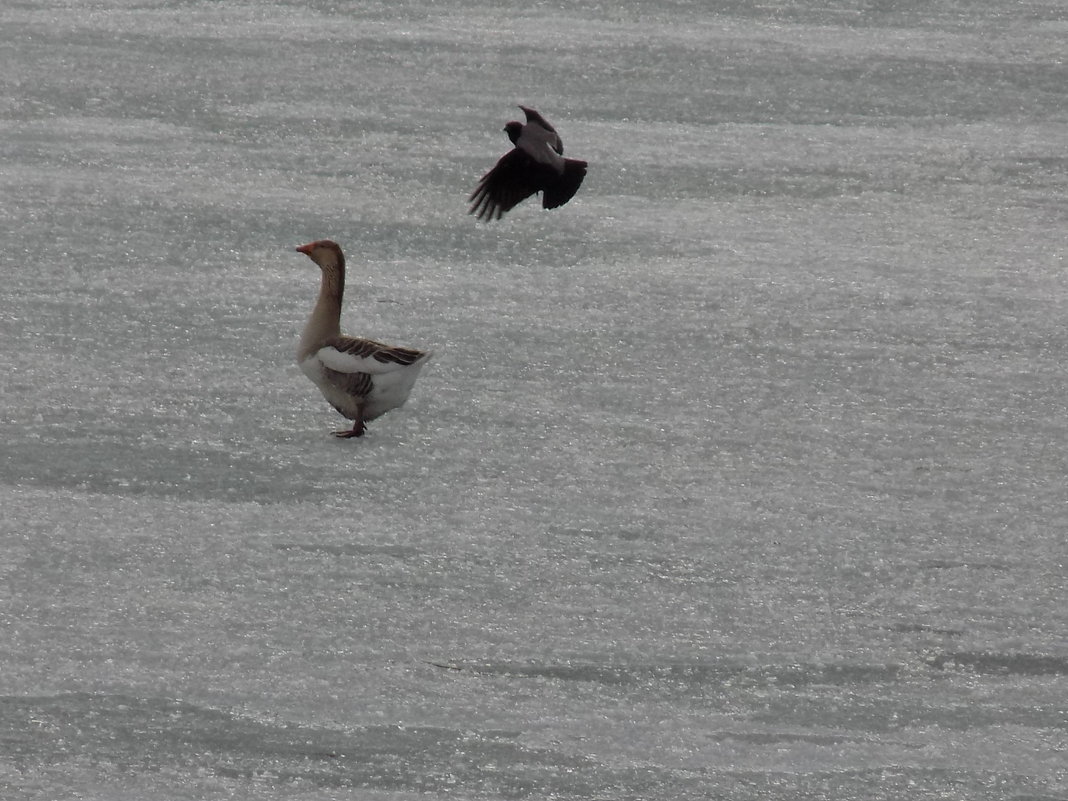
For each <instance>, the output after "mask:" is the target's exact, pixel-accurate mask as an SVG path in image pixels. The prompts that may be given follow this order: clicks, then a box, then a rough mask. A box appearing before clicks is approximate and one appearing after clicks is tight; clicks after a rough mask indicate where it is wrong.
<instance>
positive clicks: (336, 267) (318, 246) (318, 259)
mask: <svg viewBox="0 0 1068 801" xmlns="http://www.w3.org/2000/svg"><path fill="white" fill-rule="evenodd" d="M297 253H303V254H304V255H305V256H307V257H308V258H309V259H311V260H312V261H314V262H315V263H316V264H318V265H319V267H320V268H321V269H322V270H324V271H326V270H330V271H333V272H341V271H343V270H344V269H345V256H344V254H343V253H342V252H341V246H340V245H338V243H337V242H334V241H333V240H330V239H318V240H316V241H315V242H309V243H308V244H306V245H301V246H300V247H299V248H297Z"/></svg>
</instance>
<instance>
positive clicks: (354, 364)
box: [316, 337, 426, 376]
mask: <svg viewBox="0 0 1068 801" xmlns="http://www.w3.org/2000/svg"><path fill="white" fill-rule="evenodd" d="M425 355H426V354H425V352H424V351H421V350H415V349H414V348H400V347H396V346H394V345H386V344H384V343H382V342H376V341H375V340H373V339H358V338H356V337H337V338H336V339H334V340H332V341H331V342H329V343H328V344H326V345H324V346H323V347H321V348H320V349H319V351H318V352H317V353H316V356H317V357H318V358H319V361H321V362H322V363H323V366H324V367H326V368H327V369H328V370H332V371H334V372H336V373H344V374H350V375H355V374H363V375H366V376H374V375H383V374H385V373H393V372H396V371H398V370H403V369H404V368H406V367H410V366H411V365H413V364H415V363H416V362H417V361H419V360H420V359H422V358H423V357H424V356H425Z"/></svg>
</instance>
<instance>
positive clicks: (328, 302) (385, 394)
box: [297, 239, 433, 438]
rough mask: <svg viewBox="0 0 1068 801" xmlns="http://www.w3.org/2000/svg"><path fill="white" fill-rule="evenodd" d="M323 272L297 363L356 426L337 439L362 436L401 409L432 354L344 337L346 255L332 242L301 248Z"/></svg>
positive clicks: (373, 341)
mask: <svg viewBox="0 0 1068 801" xmlns="http://www.w3.org/2000/svg"><path fill="white" fill-rule="evenodd" d="M297 252H298V253H303V254H304V255H305V256H307V257H308V258H309V259H311V260H312V261H313V262H315V263H316V264H318V265H319V268H320V270H322V282H321V283H320V285H319V297H318V299H317V300H316V301H315V307H314V308H313V309H312V313H311V317H309V318H308V324H307V325H306V326H304V333H303V335H302V336H301V338H300V345H299V346H298V348H297V364H299V365H300V369H301V370H302V371H303V372H304V374H305V375H306V376H308V378H310V379H311V380H312V383H314V384H315V386H317V387H319V390H320V391H321V392H322V393H323V396H324V397H325V398H326V399H327V400H328V401H329V402H330V405H331V406H333V407H334V408H335V409H337V410H338V412H340V413H341V414H342V415H343V416H344V417H347V418H348V419H349V420H352V421H353V425H352V428H351V429H345V430H342V431H335V432H334V436H336V437H342V438H348V437H360V436H363V433H364V431H366V430H367V426H366V424H367V422H368V421H370V420H374V419H375V418H376V417H378V416H379V415H381V414H384V413H385V412H388V411H389V410H390V409H396V408H397V407H398V406H400V405H402V404H403V403H404V402H405V401H406V400H407V399H408V395H409V393H410V392H411V391H412V386H413V385H414V384H415V379H416V378H417V377H418V375H419V371H420V370H422V369H423V365H425V364H426V363H427V360H428V359H430V357H431V356H432V355H433V354H432V353H431V352H430V351H422V350H415V349H414V348H400V347H394V346H392V345H386V344H384V343H382V342H376V341H375V340H373V339H359V338H356V337H350V336H345V335H344V334H342V333H341V299H342V296H343V295H344V293H345V255H344V254H343V253H342V252H341V247H340V246H339V245H338V244H337V243H336V242H333V241H331V240H329V239H320V240H318V241H316V242H309V243H308V244H307V245H301V246H300V247H299V248H297Z"/></svg>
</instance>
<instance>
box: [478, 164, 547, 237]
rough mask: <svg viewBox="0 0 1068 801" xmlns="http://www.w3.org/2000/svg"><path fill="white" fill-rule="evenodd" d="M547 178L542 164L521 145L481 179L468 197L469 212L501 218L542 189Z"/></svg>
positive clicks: (486, 216) (491, 217) (479, 216)
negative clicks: (524, 150)
mask: <svg viewBox="0 0 1068 801" xmlns="http://www.w3.org/2000/svg"><path fill="white" fill-rule="evenodd" d="M544 181H545V175H544V168H543V167H540V165H538V164H537V163H536V162H535V161H534V160H533V159H532V158H530V156H528V155H527V154H526V153H524V152H523V151H522V150H520V149H519V148H515V149H513V150H510V151H508V152H507V153H505V154H504V155H503V156H501V159H500V161H498V162H497V165H496V166H495V167H494V168H493V169H492V170H490V171H489V172H487V173H486V174H485V175H483V176H482V180H481V181H479V182H478V186H476V187H475V191H474V192H472V193H471V197H469V198H468V201H469V202H470V203H471V208H470V209H469V210H468V214H474V215H476V216H477V217H478V218H479V219H480V220H493V219H498V220H499V219H500V218H501V215H503V214H504V213H505V212H506V211H508V210H510V209H512V208H514V207H515V206H516V205H517V204H518V203H519V202H521V201H523V200H526V199H527V198H528V197H530V196H531V195H533V194H534V193H535V192H537V191H538V190H539V189H541V188H542V185H543V183H544Z"/></svg>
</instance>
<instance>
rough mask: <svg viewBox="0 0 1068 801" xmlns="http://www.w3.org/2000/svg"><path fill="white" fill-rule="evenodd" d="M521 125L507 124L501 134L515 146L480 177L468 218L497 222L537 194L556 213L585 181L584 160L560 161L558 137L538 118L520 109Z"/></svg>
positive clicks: (524, 108) (562, 147)
mask: <svg viewBox="0 0 1068 801" xmlns="http://www.w3.org/2000/svg"><path fill="white" fill-rule="evenodd" d="M519 108H521V109H523V113H524V114H526V116H527V121H526V124H524V123H521V122H516V121H514V120H513V121H512V122H510V123H508V124H507V125H505V126H504V132H505V133H506V134H508V138H509V139H510V140H511V141H512V144H513V145H515V147H514V148H512V149H511V150H509V151H508V152H507V153H505V154H504V155H503V156H501V158H500V160H499V161H498V162H497V164H496V166H495V167H494V168H493V169H492V170H490V171H489V172H487V173H486V174H485V175H483V176H482V180H481V181H479V182H478V186H476V187H475V191H474V192H472V193H471V197H469V198H468V202H469V203H470V204H471V208H470V209H469V210H468V214H474V215H476V216H477V217H478V219H480V220H486V221H489V220H499V219H500V218H501V217H502V216H503V215H504V213H505V212H506V211H508V210H510V209H512V208H513V207H515V206H516V205H517V204H519V203H520V202H521V201H523V200H526V199H527V198H528V197H530V196H531V195H533V194H536V193H538V192H541V205H542V208H545V209H555V208H556V207H557V206H562V205H564V204H565V203H567V201H569V200H571V198H573V197H574V196H575V193H576V192H577V191H578V188H579V186H581V185H582V179H583V178H585V177H586V167H587V166H588V165H587V163H586V162H585V161H580V160H579V159H568V158H564V143H563V142H562V141H561V140H560V134H558V133H557V132H556V129H555V128H553V126H552V125H550V124H549V121H548V120H546V119H545V118H544V117H543V116H541V114H539V113H538V112H536V111H535V110H534V109H532V108H527V107H526V106H520V107H519Z"/></svg>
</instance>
